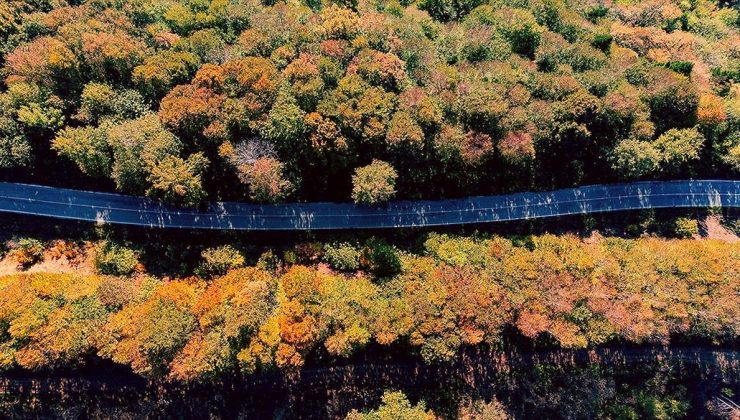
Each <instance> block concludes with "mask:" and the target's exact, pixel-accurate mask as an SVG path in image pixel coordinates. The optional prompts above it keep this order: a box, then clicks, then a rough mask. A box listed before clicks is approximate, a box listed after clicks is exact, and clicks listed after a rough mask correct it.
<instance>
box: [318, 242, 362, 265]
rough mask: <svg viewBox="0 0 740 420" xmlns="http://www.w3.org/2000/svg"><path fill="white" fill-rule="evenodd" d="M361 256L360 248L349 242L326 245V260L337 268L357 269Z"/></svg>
mask: <svg viewBox="0 0 740 420" xmlns="http://www.w3.org/2000/svg"><path fill="white" fill-rule="evenodd" d="M360 256H361V253H360V250H358V249H357V248H356V247H354V246H352V245H351V244H348V243H337V244H327V245H326V246H325V247H324V261H326V262H327V263H329V265H331V266H332V267H333V268H335V269H337V270H342V271H354V270H357V269H358V268H359V267H360Z"/></svg>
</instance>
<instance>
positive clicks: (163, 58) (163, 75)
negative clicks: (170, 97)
mask: <svg viewBox="0 0 740 420" xmlns="http://www.w3.org/2000/svg"><path fill="white" fill-rule="evenodd" d="M199 65H200V59H199V58H198V56H197V55H195V54H192V53H189V52H183V51H179V52H175V51H163V52H160V53H158V54H156V55H152V56H150V57H147V58H146V59H145V60H144V64H142V65H140V66H136V68H134V70H133V73H132V74H131V79H132V81H133V82H134V84H136V85H137V86H138V87H139V89H141V90H142V91H143V92H145V93H146V94H147V95H150V96H155V97H161V96H163V95H164V94H165V93H167V91H169V90H170V88H172V86H175V85H177V84H179V83H184V82H186V81H188V80H189V79H190V77H192V76H193V74H194V73H195V70H196V69H197V68H198V66H199Z"/></svg>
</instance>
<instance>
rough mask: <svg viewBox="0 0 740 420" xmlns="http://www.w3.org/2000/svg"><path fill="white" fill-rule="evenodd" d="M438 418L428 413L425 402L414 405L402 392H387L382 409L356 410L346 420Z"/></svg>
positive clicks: (429, 419) (422, 419) (383, 398)
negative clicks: (361, 411)
mask: <svg viewBox="0 0 740 420" xmlns="http://www.w3.org/2000/svg"><path fill="white" fill-rule="evenodd" d="M435 418H436V416H435V415H434V413H432V412H431V411H428V410H427V408H426V405H425V404H424V402H423V401H422V402H420V403H419V404H417V405H412V404H411V402H410V401H409V400H408V398H406V395H404V394H403V393H402V392H400V391H395V392H391V391H386V392H385V393H383V397H382V398H381V403H380V407H378V409H377V410H373V411H370V412H367V413H360V412H358V411H356V410H353V411H351V412H350V413H349V414H348V415H347V419H346V420H434V419H435Z"/></svg>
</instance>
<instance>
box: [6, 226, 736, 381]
mask: <svg viewBox="0 0 740 420" xmlns="http://www.w3.org/2000/svg"><path fill="white" fill-rule="evenodd" d="M739 258H740V250H738V246H737V244H730V243H723V242H716V241H711V240H703V241H697V240H662V239H655V238H644V239H638V240H625V239H617V238H595V239H590V240H588V241H584V240H581V239H578V238H575V237H571V236H563V237H556V236H551V235H545V236H539V237H531V238H529V239H528V240H527V241H526V242H521V241H517V242H512V241H511V240H508V239H504V238H500V237H493V238H490V239H486V240H480V239H472V238H456V237H447V236H444V235H432V236H430V237H429V238H428V240H427V241H426V243H425V251H424V254H423V255H411V254H405V255H403V256H402V257H401V271H400V273H399V274H397V275H395V276H393V277H392V278H389V279H386V280H384V281H382V282H380V281H378V280H376V279H375V278H373V277H372V276H371V275H369V274H366V273H362V272H357V273H344V274H339V273H334V272H331V271H327V270H326V269H320V268H317V267H313V266H304V265H292V266H290V265H288V266H283V268H279V269H278V272H270V271H266V270H265V269H263V268H255V267H248V268H234V269H231V270H230V271H229V272H228V273H227V274H225V275H223V276H221V277H216V278H214V279H212V280H210V281H208V282H206V281H204V280H200V279H198V278H188V279H179V280H158V279H155V278H152V277H147V276H143V275H137V276H134V277H130V278H126V277H102V276H84V275H75V274H45V273H35V274H19V275H11V276H5V277H2V278H0V326H1V327H2V330H0V332H1V333H2V334H0V337H2V340H1V341H0V363H1V365H2V366H3V367H4V368H10V367H14V366H20V367H23V368H27V369H42V368H54V367H67V366H74V365H76V364H80V363H84V362H85V360H87V358H89V357H90V356H92V355H95V354H97V355H98V356H100V357H104V358H110V359H111V360H113V361H115V362H117V363H123V364H127V365H130V366H131V367H132V368H133V369H134V370H135V371H136V372H138V373H140V374H142V375H147V376H151V377H163V376H164V377H169V378H172V379H177V380H185V381H191V380H204V379H207V378H209V377H216V376H218V375H220V374H223V373H225V372H232V373H235V372H243V373H249V372H254V371H256V370H265V369H270V368H272V367H277V368H280V369H282V370H291V369H295V368H298V367H300V366H302V365H303V364H304V363H305V362H306V359H307V358H309V357H311V355H314V354H317V353H328V354H330V355H334V356H338V357H342V356H348V355H351V354H352V353H354V352H355V351H357V350H358V349H361V348H363V347H364V346H366V345H368V344H370V343H377V344H379V345H384V346H390V345H400V346H403V345H408V346H410V350H411V351H414V352H419V354H420V355H421V356H422V357H423V358H424V359H426V360H428V361H445V360H451V359H453V358H454V357H455V356H456V355H457V354H458V352H459V351H460V349H461V348H463V347H465V346H474V345H480V344H482V343H488V344H489V345H491V346H494V347H495V346H497V345H498V344H499V343H501V341H502V340H504V339H505V333H504V331H505V330H506V329H507V328H514V329H515V330H516V331H518V333H519V334H521V335H523V336H526V337H529V338H530V339H532V340H534V342H536V343H537V342H542V343H550V344H551V343H556V344H558V345H560V346H562V347H565V348H584V347H591V346H597V345H601V344H604V343H609V342H612V341H615V340H621V341H627V342H632V343H669V342H670V341H671V340H673V339H674V338H676V337H683V338H697V339H702V340H711V341H716V342H719V341H722V340H732V339H734V337H737V334H738V329H737V328H738V322H737V321H738V318H739V317H740V313H739V312H738V307H740V305H738V304H737V303H738V302H737V292H738V290H737V288H738V284H737V279H738V278H740V272H738V267H740V264H739V262H740V261H739V260H738V259H739ZM404 343H406V344H404Z"/></svg>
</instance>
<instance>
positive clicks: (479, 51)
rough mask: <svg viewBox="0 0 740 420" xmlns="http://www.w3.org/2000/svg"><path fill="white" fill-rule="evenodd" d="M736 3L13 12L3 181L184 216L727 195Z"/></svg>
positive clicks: (159, 4) (38, 8)
mask: <svg viewBox="0 0 740 420" xmlns="http://www.w3.org/2000/svg"><path fill="white" fill-rule="evenodd" d="M732 3H733V2H718V1H715V0H683V1H679V0H649V1H631V0H614V1H610V0H605V1H592V0H570V1H564V0H508V1H503V0H490V1H488V2H486V1H483V0H461V1H450V0H417V1H410V0H402V1H401V2H398V1H395V0H387V1H386V0H362V1H356V0H355V1H347V0H344V1H336V2H331V1H325V2H322V1H319V0H306V1H297V0H291V1H288V2H273V1H270V0H265V1H264V2H259V1H257V0H177V1H175V0H148V1H142V0H124V1H108V0H91V1H76V0H74V1H73V0H69V1H64V0H8V1H4V2H2V4H0V65H1V66H2V70H1V74H2V86H0V89H1V91H2V93H0V167H2V168H4V169H5V174H6V175H4V177H5V178H7V179H14V177H15V178H18V177H19V174H24V173H26V172H28V173H34V174H35V175H34V176H35V178H33V179H35V180H38V181H44V178H47V179H49V178H54V179H66V178H75V179H83V180H85V181H83V182H86V184H85V185H86V186H94V187H99V188H106V189H108V188H115V189H117V190H118V191H121V192H124V193H128V194H146V195H149V196H151V197H156V198H161V199H164V200H166V201H168V202H171V203H175V204H184V205H195V204H197V203H198V202H200V201H201V200H203V199H205V198H211V199H237V198H238V199H245V198H248V197H249V198H251V199H253V200H255V201H260V202H275V201H281V200H295V199H298V200H319V199H337V200H349V199H350V198H351V197H354V199H355V200H357V201H359V202H366V203H370V204H372V203H376V202H382V201H385V200H387V199H390V198H392V197H394V196H400V197H407V198H414V197H439V196H452V195H465V194H476V193H497V192H502V191H510V190H514V189H523V188H551V187H554V186H563V185H574V184H579V183H584V182H610V181H615V180H619V179H639V178H646V177H687V176H696V175H703V176H736V174H737V172H738V171H740V88H739V87H738V78H739V77H740V12H739V11H738V9H737V7H736V6H734V7H733V6H732ZM353 184H354V185H353ZM396 192H397V194H396ZM394 194H395V195H394Z"/></svg>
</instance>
